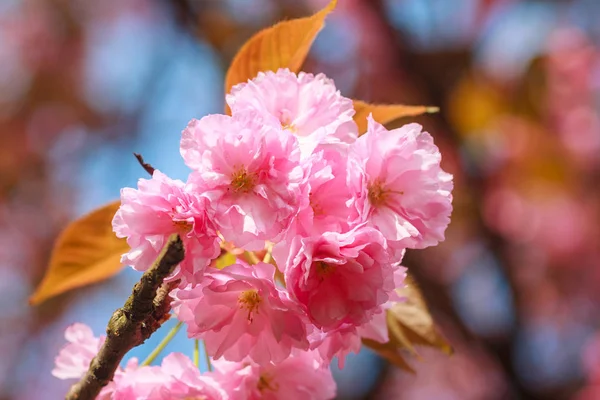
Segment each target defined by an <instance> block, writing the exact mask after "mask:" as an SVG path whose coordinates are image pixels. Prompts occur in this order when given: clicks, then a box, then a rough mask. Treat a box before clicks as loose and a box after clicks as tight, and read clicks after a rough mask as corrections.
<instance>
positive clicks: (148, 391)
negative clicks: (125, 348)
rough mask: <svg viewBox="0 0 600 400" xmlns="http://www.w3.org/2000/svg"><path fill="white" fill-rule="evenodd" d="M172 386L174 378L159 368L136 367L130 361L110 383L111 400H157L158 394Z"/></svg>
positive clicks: (134, 362)
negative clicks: (111, 388) (111, 389)
mask: <svg viewBox="0 0 600 400" xmlns="http://www.w3.org/2000/svg"><path fill="white" fill-rule="evenodd" d="M173 384H174V378H173V377H172V376H171V375H169V374H168V373H167V371H165V370H164V369H163V368H161V367H160V366H155V365H147V366H138V363H137V360H136V359H130V360H129V362H128V363H127V366H126V367H125V369H124V371H122V372H121V373H119V374H116V375H115V377H114V380H113V382H112V386H113V393H112V397H111V399H112V400H137V399H147V400H158V399H161V397H160V392H161V389H162V388H166V387H168V386H170V385H173Z"/></svg>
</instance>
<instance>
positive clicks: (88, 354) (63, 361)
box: [52, 323, 105, 379]
mask: <svg viewBox="0 0 600 400" xmlns="http://www.w3.org/2000/svg"><path fill="white" fill-rule="evenodd" d="M65 339H67V341H68V342H69V344H67V345H66V346H65V347H63V348H62V350H61V351H60V352H59V353H58V356H57V357H56V359H55V360H54V362H55V368H54V369H53V370H52V375H54V376H55V377H57V378H59V379H79V378H81V377H82V376H83V375H84V374H85V373H86V372H87V370H88V367H89V366H90V362H91V361H92V358H94V356H95V355H96V353H98V350H100V347H101V346H102V343H103V342H104V339H105V338H104V337H99V338H97V337H95V336H94V333H93V332H92V329H91V328H90V327H89V326H87V325H85V324H81V323H76V324H73V325H71V326H69V327H68V328H67V329H66V330H65Z"/></svg>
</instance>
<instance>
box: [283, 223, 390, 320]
mask: <svg viewBox="0 0 600 400" xmlns="http://www.w3.org/2000/svg"><path fill="white" fill-rule="evenodd" d="M385 246H386V245H385V240H384V238H383V236H382V235H381V233H380V232H379V231H377V230H376V229H373V228H370V227H364V226H359V227H356V228H354V229H353V230H351V231H349V232H346V233H337V232H325V233H323V234H322V235H320V236H313V237H306V238H305V237H301V236H296V237H294V238H293V239H291V240H290V241H288V242H280V243H278V244H277V245H276V246H275V248H274V251H273V255H274V257H275V260H276V261H277V265H278V266H279V268H281V269H283V270H284V274H285V282H286V285H287V289H288V291H289V292H290V294H291V296H292V298H293V299H295V300H296V301H298V302H299V303H300V304H302V306H303V307H304V308H305V310H306V312H307V314H308V316H309V318H310V320H311V322H313V323H314V324H315V325H316V326H317V327H318V328H320V329H322V330H324V331H329V330H333V329H337V328H339V327H341V326H343V325H344V324H351V325H355V326H358V325H362V324H364V323H366V322H368V321H369V320H370V319H371V318H372V316H373V315H374V313H375V312H377V310H378V309H379V307H380V306H381V305H383V304H384V303H386V302H387V301H388V300H389V298H390V294H391V292H392V291H393V290H394V288H395V286H394V268H395V267H394V266H393V265H392V264H391V263H390V260H389V256H388V252H387V250H386V247H385Z"/></svg>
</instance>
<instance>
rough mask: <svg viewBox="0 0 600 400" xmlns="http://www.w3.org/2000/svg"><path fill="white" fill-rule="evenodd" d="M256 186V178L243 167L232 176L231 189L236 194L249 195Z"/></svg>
mask: <svg viewBox="0 0 600 400" xmlns="http://www.w3.org/2000/svg"><path fill="white" fill-rule="evenodd" d="M255 184H256V182H255V176H254V175H253V174H249V173H248V171H246V169H245V168H243V167H242V168H240V169H237V170H236V171H235V172H234V173H233V174H231V188H232V189H233V191H234V192H235V193H248V192H249V191H251V190H252V189H254V185H255Z"/></svg>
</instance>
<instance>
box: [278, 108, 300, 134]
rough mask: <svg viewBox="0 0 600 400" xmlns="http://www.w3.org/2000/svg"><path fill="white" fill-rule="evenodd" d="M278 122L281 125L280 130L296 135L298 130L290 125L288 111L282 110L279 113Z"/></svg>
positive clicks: (290, 119)
mask: <svg viewBox="0 0 600 400" xmlns="http://www.w3.org/2000/svg"><path fill="white" fill-rule="evenodd" d="M279 122H280V123H281V128H282V129H287V130H288V131H290V132H292V133H296V132H297V131H298V128H296V126H295V125H294V124H293V123H292V122H293V121H292V116H291V112H289V111H288V110H282V111H281V112H280V116H279Z"/></svg>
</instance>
